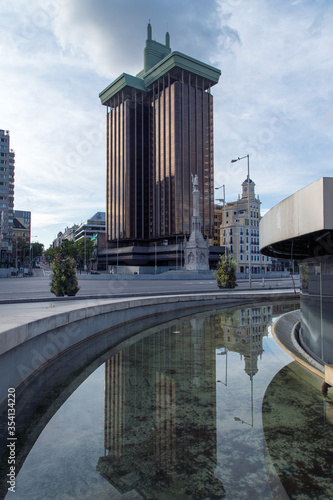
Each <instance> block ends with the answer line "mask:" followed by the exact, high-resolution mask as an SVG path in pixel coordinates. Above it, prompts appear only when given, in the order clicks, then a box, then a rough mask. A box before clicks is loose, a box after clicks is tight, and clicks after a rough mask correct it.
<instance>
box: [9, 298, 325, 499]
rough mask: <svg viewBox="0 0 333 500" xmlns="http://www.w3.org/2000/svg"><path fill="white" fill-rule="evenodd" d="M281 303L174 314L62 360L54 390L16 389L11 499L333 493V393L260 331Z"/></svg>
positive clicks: (41, 387)
mask: <svg viewBox="0 0 333 500" xmlns="http://www.w3.org/2000/svg"><path fill="white" fill-rule="evenodd" d="M289 307H290V306H289V305H284V304H275V305H267V304H266V305H258V306H251V307H242V308H240V309H230V310H221V311H212V312H209V313H202V314H200V315H192V316H187V317H185V318H180V319H177V320H174V321H170V322H168V323H165V324H164V325H162V326H158V327H154V328H151V329H149V330H146V331H143V332H140V333H138V334H137V335H135V336H133V338H132V339H131V340H128V341H126V342H123V343H122V344H120V345H118V346H116V347H113V348H112V349H111V350H109V351H108V349H107V348H106V347H105V344H103V349H102V350H101V353H99V356H96V360H94V361H92V360H90V362H89V363H88V362H87V366H86V368H85V370H83V371H82V370H81V371H80V372H75V370H74V372H73V373H70V372H69V371H68V366H69V364H70V363H71V361H70V360H69V359H68V357H67V358H66V357H64V358H63V359H62V360H59V361H58V362H57V364H56V366H53V367H52V369H51V372H50V371H47V372H45V373H43V374H42V373H41V374H40V377H47V378H48V380H51V379H52V377H55V376H59V373H62V372H63V373H64V374H66V376H65V375H64V380H62V381H61V382H59V387H58V390H57V389H56V388H53V389H52V390H50V389H47V390H46V389H45V387H51V386H47V385H43V383H42V382H41V380H40V379H39V380H38V382H37V380H36V382H35V383H34V384H31V387H29V388H28V389H27V390H26V391H25V393H24V394H22V396H21V397H22V401H24V406H22V410H21V411H22V413H23V414H24V412H27V413H28V411H27V408H28V406H29V404H31V405H32V404H34V410H33V412H32V413H31V415H30V414H29V417H28V416H27V418H26V421H25V424H24V426H23V427H24V433H23V432H21V435H18V440H19V441H21V449H20V450H19V452H18V454H19V458H20V459H21V463H22V467H21V470H20V472H19V473H18V475H17V478H16V493H15V500H21V499H22V500H30V499H31V500H38V499H41V500H46V499H50V500H51V499H61V500H70V499H100V500H104V499H105V500H106V499H111V498H112V499H127V500H129V499H142V498H143V499H151V500H159V499H163V500H168V499H170V500H175V499H198V500H199V499H202V500H203V499H219V498H229V499H232V500H234V499H265V500H266V499H284V498H285V499H287V498H300V499H314V498H322V499H324V498H325V499H327V498H333V488H332V484H331V483H332V462H333V461H332V443H333V425H332V424H333V418H332V399H331V397H330V396H331V395H330V394H329V397H328V398H323V396H322V395H321V393H320V389H319V387H320V381H319V380H317V379H315V378H313V377H312V376H310V375H308V373H307V372H306V371H305V370H304V369H302V368H301V367H298V366H296V363H295V362H292V359H291V358H290V357H289V356H288V355H287V354H286V353H285V352H284V351H283V350H282V349H281V348H280V347H279V346H278V345H277V344H276V342H275V341H274V339H273V338H272V336H271V334H270V325H271V322H272V319H274V318H275V317H276V316H277V315H279V314H280V313H281V312H284V311H286V310H287V309H289ZM96 342H98V340H97V341H96ZM80 349H81V350H82V349H85V350H86V351H87V345H83V346H82V347H80ZM80 349H79V350H76V351H75V356H80ZM101 360H102V361H103V362H102V364H100V363H101ZM304 377H305V378H307V380H306V382H305V381H304V380H305V379H304ZM60 386H61V390H60ZM32 401H33V402H34V403H32ZM38 401H39V403H38ZM24 408H25V410H24ZM23 417H24V415H23V416H22V419H23V420H22V421H24V418H23ZM23 427H22V428H23ZM5 473H6V471H5V468H2V475H4V474H5ZM2 479H4V478H2ZM2 484H3V485H4V482H3V483H2ZM2 491H3V495H2V497H1V498H6V499H7V498H8V499H9V498H12V497H11V495H12V493H11V492H8V494H7V496H6V491H7V487H6V486H4V487H3V490H2Z"/></svg>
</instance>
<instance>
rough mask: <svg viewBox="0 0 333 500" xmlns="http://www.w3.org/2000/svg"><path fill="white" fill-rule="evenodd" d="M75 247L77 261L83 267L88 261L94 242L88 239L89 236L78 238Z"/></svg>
mask: <svg viewBox="0 0 333 500" xmlns="http://www.w3.org/2000/svg"><path fill="white" fill-rule="evenodd" d="M75 248H76V251H77V262H78V264H79V265H80V267H82V268H83V267H84V264H85V263H86V264H89V262H90V259H91V257H92V253H93V251H94V248H95V243H94V242H93V241H90V239H89V238H80V239H79V240H77V241H76V242H75Z"/></svg>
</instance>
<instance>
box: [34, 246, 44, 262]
mask: <svg viewBox="0 0 333 500" xmlns="http://www.w3.org/2000/svg"><path fill="white" fill-rule="evenodd" d="M43 251H44V245H43V243H38V242H36V243H32V244H31V258H33V259H35V258H36V257H41V256H42V255H43Z"/></svg>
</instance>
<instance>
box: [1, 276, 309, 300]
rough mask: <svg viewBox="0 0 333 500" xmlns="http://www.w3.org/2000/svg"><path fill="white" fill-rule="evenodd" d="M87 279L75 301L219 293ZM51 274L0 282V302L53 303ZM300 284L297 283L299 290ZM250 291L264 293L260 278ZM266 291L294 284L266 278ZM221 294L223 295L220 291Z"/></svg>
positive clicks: (203, 285) (192, 285) (203, 283)
mask: <svg viewBox="0 0 333 500" xmlns="http://www.w3.org/2000/svg"><path fill="white" fill-rule="evenodd" d="M89 278H90V279H86V277H84V276H80V275H79V276H78V279H79V287H80V290H79V292H78V293H77V297H81V298H84V297H87V298H88V297H94V298H95V297H96V298H98V297H105V296H108V297H116V296H133V295H150V294H166V293H167V294H170V293H200V292H216V291H217V290H218V288H217V285H216V281H215V280H214V279H206V280H200V279H198V280H190V279H184V280H164V279H163V280H162V279H161V280H158V279H152V280H146V279H145V280H141V279H140V278H139V277H138V279H134V280H126V279H124V280H122V279H120V280H114V279H100V276H98V275H96V276H94V275H92V276H90V277H89ZM50 281H51V273H50V270H49V268H48V270H44V269H37V270H35V271H34V275H33V276H30V277H24V278H23V277H22V276H20V277H18V278H16V277H12V278H3V279H0V301H7V300H18V299H27V300H29V299H41V298H42V299H54V298H55V296H54V295H53V294H52V293H51V292H50ZM298 285H299V280H296V286H297V288H298ZM252 288H253V289H257V290H258V289H261V290H262V289H263V286H262V278H260V279H252ZM265 288H266V289H284V288H293V280H292V278H291V277H288V278H274V279H266V278H265ZM246 289H249V284H248V280H238V288H237V290H246ZM221 292H222V293H223V291H221Z"/></svg>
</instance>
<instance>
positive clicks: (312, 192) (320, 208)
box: [260, 177, 333, 385]
mask: <svg viewBox="0 0 333 500" xmlns="http://www.w3.org/2000/svg"><path fill="white" fill-rule="evenodd" d="M260 251H261V252H262V253H263V254H264V255H269V256H271V257H276V258H281V259H294V260H298V261H299V263H300V270H301V295H300V297H301V299H300V302H301V304H300V306H301V325H300V330H299V342H300V344H301V345H302V347H303V348H304V349H305V350H307V351H308V353H309V354H310V355H311V356H312V357H313V358H314V359H316V360H317V361H319V362H320V363H321V364H322V365H324V367H325V380H326V382H327V383H329V384H330V385H333V178H331V177H323V178H321V179H319V180H317V181H316V182H314V183H312V184H310V185H309V186H306V187H305V188H303V189H301V190H300V191H297V192H296V193H294V194H293V195H292V196H289V197H288V198H286V199H285V200H283V201H281V202H280V203H278V204H277V205H276V206H275V207H273V208H272V209H271V210H270V211H269V212H267V214H266V215H265V216H264V217H263V218H262V220H261V221H260ZM330 365H332V366H330Z"/></svg>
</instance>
